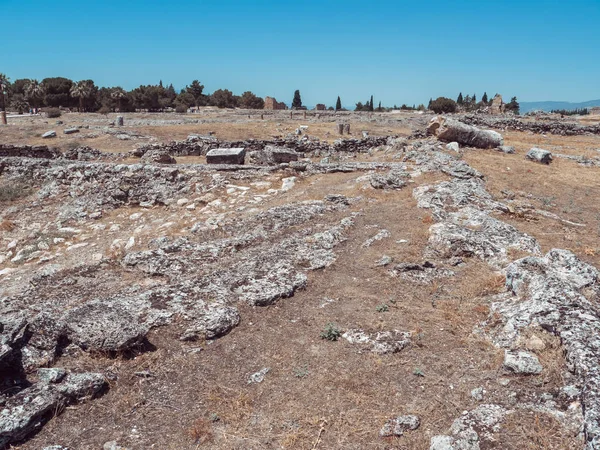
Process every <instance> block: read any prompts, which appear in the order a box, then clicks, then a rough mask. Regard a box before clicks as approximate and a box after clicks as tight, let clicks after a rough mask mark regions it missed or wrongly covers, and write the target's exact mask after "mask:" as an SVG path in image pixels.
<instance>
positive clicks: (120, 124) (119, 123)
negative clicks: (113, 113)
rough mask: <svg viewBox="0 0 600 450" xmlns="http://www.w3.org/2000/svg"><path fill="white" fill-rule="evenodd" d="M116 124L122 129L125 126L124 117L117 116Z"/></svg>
mask: <svg viewBox="0 0 600 450" xmlns="http://www.w3.org/2000/svg"><path fill="white" fill-rule="evenodd" d="M116 124H117V126H118V127H122V126H123V116H117V121H116Z"/></svg>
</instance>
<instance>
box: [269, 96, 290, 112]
mask: <svg viewBox="0 0 600 450" xmlns="http://www.w3.org/2000/svg"><path fill="white" fill-rule="evenodd" d="M264 109H270V110H285V109H288V108H287V105H286V104H285V103H283V102H278V101H277V99H275V98H274V97H265V107H264Z"/></svg>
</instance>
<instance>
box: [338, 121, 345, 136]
mask: <svg viewBox="0 0 600 450" xmlns="http://www.w3.org/2000/svg"><path fill="white" fill-rule="evenodd" d="M337 128H338V133H339V134H344V124H343V123H338V124H337Z"/></svg>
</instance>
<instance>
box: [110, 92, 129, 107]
mask: <svg viewBox="0 0 600 450" xmlns="http://www.w3.org/2000/svg"><path fill="white" fill-rule="evenodd" d="M110 96H111V98H113V99H115V100H117V101H118V102H119V112H123V99H124V98H125V97H127V92H125V90H124V89H123V88H120V87H116V88H114V89H113V91H112V92H111V93H110Z"/></svg>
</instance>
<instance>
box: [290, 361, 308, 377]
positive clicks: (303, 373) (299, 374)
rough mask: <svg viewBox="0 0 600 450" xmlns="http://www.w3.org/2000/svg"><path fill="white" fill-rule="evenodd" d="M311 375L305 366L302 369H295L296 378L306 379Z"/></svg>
mask: <svg viewBox="0 0 600 450" xmlns="http://www.w3.org/2000/svg"><path fill="white" fill-rule="evenodd" d="M309 374H310V372H309V370H308V366H307V365H306V364H305V365H303V366H302V367H296V368H295V369H294V376H295V377H296V378H305V377H307V376H308V375H309Z"/></svg>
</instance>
